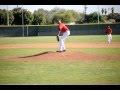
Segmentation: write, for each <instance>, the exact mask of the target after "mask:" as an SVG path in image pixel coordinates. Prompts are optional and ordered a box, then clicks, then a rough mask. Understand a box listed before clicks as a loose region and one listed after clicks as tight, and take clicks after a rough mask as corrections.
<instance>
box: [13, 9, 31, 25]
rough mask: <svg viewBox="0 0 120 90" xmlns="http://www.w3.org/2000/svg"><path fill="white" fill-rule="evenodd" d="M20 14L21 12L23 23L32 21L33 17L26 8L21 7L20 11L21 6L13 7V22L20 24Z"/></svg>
mask: <svg viewBox="0 0 120 90" xmlns="http://www.w3.org/2000/svg"><path fill="white" fill-rule="evenodd" d="M22 12H23V13H22ZM22 14H23V22H24V25H27V24H30V23H31V22H32V18H33V17H32V13H31V12H30V11H27V10H26V9H23V11H22V8H14V9H13V15H14V22H13V24H15V25H22Z"/></svg>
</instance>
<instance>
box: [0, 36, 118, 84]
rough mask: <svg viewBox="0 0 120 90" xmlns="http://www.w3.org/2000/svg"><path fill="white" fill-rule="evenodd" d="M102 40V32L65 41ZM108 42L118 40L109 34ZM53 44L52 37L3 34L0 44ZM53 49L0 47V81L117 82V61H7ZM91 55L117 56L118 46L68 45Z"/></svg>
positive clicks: (56, 82) (103, 37)
mask: <svg viewBox="0 0 120 90" xmlns="http://www.w3.org/2000/svg"><path fill="white" fill-rule="evenodd" d="M68 42H70V43H72V42H73V43H82V42H84V43H91V42H92V43H94V42H95V43H96V42H106V35H92V36H91V35H89V36H70V37H69V38H68V39H67V40H66V43H68ZM112 42H120V35H113V40H112ZM24 43H27V44H29V43H57V41H56V37H54V36H45V37H44V36H42V37H40V36H39V37H5V38H0V44H1V45H5V44H24ZM56 50H57V48H49V49H47V48H35V49H32V48H30V49H29V48H26V49H23V48H21V49H0V84H72V85H73V84H81V85H83V84H85V85H86V84H89V85H96V84H97V85H98V84H102V85H105V84H109V85H111V84H113V85H116V84H117V85H119V84H120V61H119V60H91V61H87V62H84V61H79V62H77V61H76V62H58V61H51V62H40V61H35V62H34V61H7V60H6V59H5V58H4V57H7V56H23V55H34V54H38V53H41V52H45V51H56ZM68 50H70V51H71V50H72V51H81V52H86V53H93V54H109V55H111V54H114V55H115V54H116V55H120V48H77V49H75V48H68Z"/></svg>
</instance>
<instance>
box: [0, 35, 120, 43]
mask: <svg viewBox="0 0 120 90" xmlns="http://www.w3.org/2000/svg"><path fill="white" fill-rule="evenodd" d="M112 37H113V40H112V41H113V42H120V35H112ZM106 40H107V36H106V35H85V36H83V35H81V36H69V38H67V39H66V43H67V42H70V43H71V42H72V43H79V42H81V43H82V42H87V43H91V42H106ZM25 43H26V44H29V43H57V41H56V36H38V37H4V38H3V37H2V38H0V44H25Z"/></svg>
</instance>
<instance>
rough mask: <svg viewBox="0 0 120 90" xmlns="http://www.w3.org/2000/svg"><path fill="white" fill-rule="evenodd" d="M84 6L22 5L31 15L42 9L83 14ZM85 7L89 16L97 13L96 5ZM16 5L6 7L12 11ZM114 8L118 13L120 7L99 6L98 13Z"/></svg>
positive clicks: (2, 7)
mask: <svg viewBox="0 0 120 90" xmlns="http://www.w3.org/2000/svg"><path fill="white" fill-rule="evenodd" d="M84 6H85V5H23V8H24V9H27V10H29V11H31V12H32V13H33V12H34V10H38V9H40V8H43V9H44V10H49V11H50V10H51V9H53V8H55V7H58V8H61V9H66V10H68V9H72V10H75V11H77V12H81V13H83V11H84ZM86 6H87V10H86V13H87V14H90V13H92V12H95V11H97V12H98V5H86ZM16 7H17V5H8V10H12V9H13V8H16ZM18 7H22V5H18ZM112 7H114V12H115V13H120V5H99V12H100V13H101V9H102V8H104V9H105V8H106V9H107V11H108V13H110V12H111V10H110V9H111V8H112ZM0 9H7V5H0Z"/></svg>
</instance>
